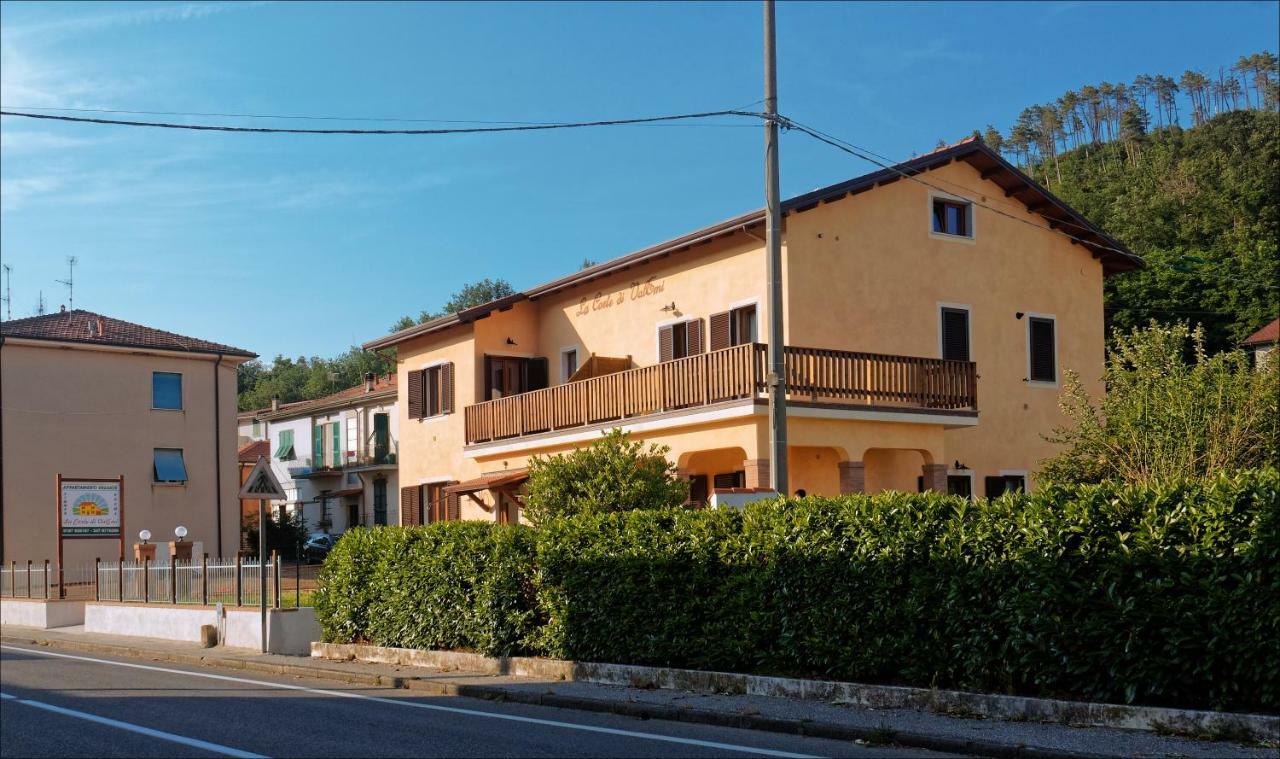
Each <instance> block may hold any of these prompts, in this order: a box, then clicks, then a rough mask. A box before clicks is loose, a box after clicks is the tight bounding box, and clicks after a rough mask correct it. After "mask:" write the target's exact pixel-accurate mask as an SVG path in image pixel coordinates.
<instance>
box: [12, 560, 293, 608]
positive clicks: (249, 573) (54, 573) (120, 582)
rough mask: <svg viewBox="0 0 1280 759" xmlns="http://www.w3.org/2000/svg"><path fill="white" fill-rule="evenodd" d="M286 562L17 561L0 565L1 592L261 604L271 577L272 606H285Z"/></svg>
mask: <svg viewBox="0 0 1280 759" xmlns="http://www.w3.org/2000/svg"><path fill="white" fill-rule="evenodd" d="M280 570H281V563H280V561H279V560H278V559H277V558H276V557H274V556H272V557H271V558H270V559H268V560H267V561H266V562H260V561H258V559H257V558H243V557H239V556H236V557H231V558H222V559H211V558H208V557H204V558H201V559H192V560H190V561H179V560H176V559H170V560H161V561H125V562H115V561H112V562H104V561H95V562H94V563H93V564H86V565H65V566H63V567H61V569H59V567H58V566H57V564H56V563H52V562H48V561H44V562H38V563H37V562H27V563H26V564H25V565H21V566H20V565H18V564H17V562H11V563H10V564H8V565H6V566H3V567H0V596H6V597H10V598H51V599H57V598H72V599H81V600H101V601H124V602H130V601H133V602H138V603H171V604H216V603H221V604H224V605H227V606H258V605H259V600H260V598H261V595H262V593H261V581H262V579H263V577H264V575H265V577H266V581H267V588H266V600H267V605H268V606H273V607H279V606H280V602H281V593H280Z"/></svg>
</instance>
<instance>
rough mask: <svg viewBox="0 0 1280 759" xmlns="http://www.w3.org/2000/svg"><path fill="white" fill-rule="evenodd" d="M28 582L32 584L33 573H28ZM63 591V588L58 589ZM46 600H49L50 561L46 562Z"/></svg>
mask: <svg viewBox="0 0 1280 759" xmlns="http://www.w3.org/2000/svg"><path fill="white" fill-rule="evenodd" d="M27 582H31V573H29V572H28V573H27ZM58 590H62V588H58ZM44 600H46V601H48V600H49V560H48V559H45V560H44Z"/></svg>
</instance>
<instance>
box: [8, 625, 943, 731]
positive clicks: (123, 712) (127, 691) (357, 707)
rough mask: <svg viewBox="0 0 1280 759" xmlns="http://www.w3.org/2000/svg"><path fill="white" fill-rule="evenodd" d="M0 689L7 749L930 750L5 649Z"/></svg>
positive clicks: (103, 657) (25, 649) (178, 666)
mask: <svg viewBox="0 0 1280 759" xmlns="http://www.w3.org/2000/svg"><path fill="white" fill-rule="evenodd" d="M0 694H3V697H2V698H0V757H19V756H22V757H28V756H66V757H75V756H86V757H99V756H102V757H116V756H120V757H124V756H140V757H151V756H156V757H159V756H235V757H253V756H281V757H283V756H371V757H372V756H433V757H435V756H440V757H444V756H449V757H452V756H459V757H461V756H485V757H487V756H512V757H516V756H520V757H523V756H529V757H540V756H548V757H560V756H564V757H572V756H609V757H648V756H653V757H682V756H690V757H755V756H774V757H783V756H832V757H835V756H850V757H852V756H858V757H896V756H922V755H926V752H921V751H920V750H917V749H902V748H898V747H893V746H863V745H859V744H856V743H850V742H844V741H834V740H825V739H819V738H804V737H798V736H789V735H780V734H774V733H764V732H756V731H750V730H736V729H732V728H721V727H714V726H702V725H691V724H686V723H680V722H664V721H659V720H639V719H633V718H629V717H621V716H617V715H610V714H598V713H594V712H579V711H574V710H571V709H554V708H548V707H539V706H530V705H523V704H500V703H493V702H489V701H483V700H474V699H467V698H458V697H444V696H426V695H415V694H414V693H412V692H409V691H404V690H396V689H387V688H367V687H353V686H349V685H344V684H337V683H335V684H329V683H324V682H322V681H316V680H301V679H295V678H289V677H273V676H269V675H259V674H256V673H255V674H252V675H244V674H242V673H239V672H234V671H228V670H220V669H206V668H197V667H186V666H183V665H177V664H168V663H155V662H150V661H146V660H140V659H122V658H114V657H108V656H100V655H91V654H77V653H71V652H62V651H52V650H45V649H39V650H37V649H32V648H30V647H25V646H10V645H5V646H3V647H2V649H0ZM933 756H941V755H939V754H934V755H933Z"/></svg>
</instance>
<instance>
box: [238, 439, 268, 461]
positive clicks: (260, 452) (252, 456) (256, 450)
mask: <svg viewBox="0 0 1280 759" xmlns="http://www.w3.org/2000/svg"><path fill="white" fill-rule="evenodd" d="M259 456H267V457H270V456H271V441H270V440H252V441H250V442H248V443H245V444H244V445H242V446H240V450H238V451H236V458H238V459H239V461H240V463H242V464H254V463H257V461H258V457H259Z"/></svg>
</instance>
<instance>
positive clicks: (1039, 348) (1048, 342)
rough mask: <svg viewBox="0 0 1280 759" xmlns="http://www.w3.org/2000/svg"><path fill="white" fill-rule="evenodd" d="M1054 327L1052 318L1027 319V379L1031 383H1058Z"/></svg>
mask: <svg viewBox="0 0 1280 759" xmlns="http://www.w3.org/2000/svg"><path fill="white" fill-rule="evenodd" d="M1054 326H1055V325H1054V321H1053V318H1052V317H1049V316H1029V317H1027V352H1028V356H1027V370H1028V371H1027V379H1029V380H1031V381H1032V382H1057V381H1058V357H1057V355H1056V354H1057V348H1056V346H1055V338H1054Z"/></svg>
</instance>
